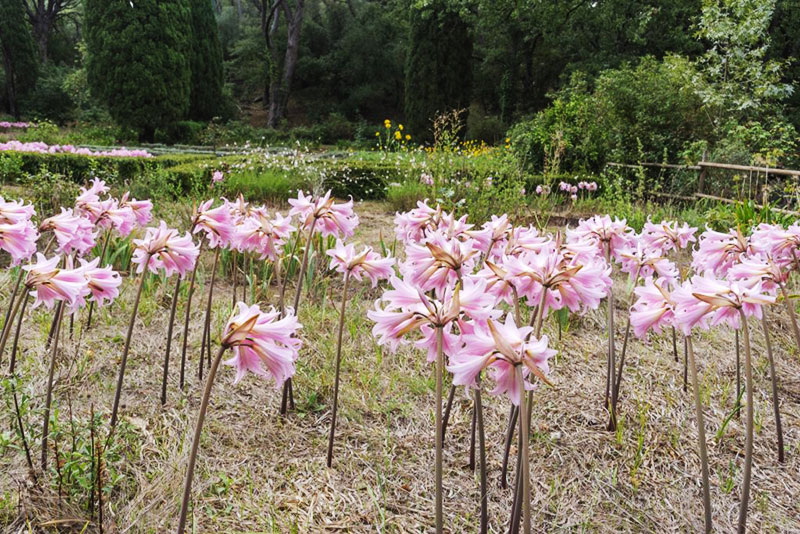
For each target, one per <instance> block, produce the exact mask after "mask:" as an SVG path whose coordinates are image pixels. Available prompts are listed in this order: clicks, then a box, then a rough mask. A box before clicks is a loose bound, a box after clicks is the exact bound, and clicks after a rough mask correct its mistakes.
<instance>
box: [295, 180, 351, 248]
mask: <svg viewBox="0 0 800 534" xmlns="http://www.w3.org/2000/svg"><path fill="white" fill-rule="evenodd" d="M289 204H291V205H292V209H291V210H290V211H289V215H291V216H295V215H296V216H297V217H298V219H299V221H300V225H301V227H302V228H304V229H309V228H311V227H312V226H313V227H314V229H315V231H317V232H319V233H321V234H322V236H323V237H327V236H330V235H335V236H337V237H351V236H352V235H353V233H354V232H355V228H356V226H358V215H356V214H355V212H354V211H353V199H352V198H351V199H350V200H349V201H348V202H345V203H344V204H335V203H334V202H333V199H332V198H331V191H328V192H327V193H325V195H324V196H322V197H320V198H316V199H315V198H314V197H313V196H311V195H308V196H305V195H304V194H303V192H302V191H298V192H297V198H296V199H292V198H290V199H289Z"/></svg>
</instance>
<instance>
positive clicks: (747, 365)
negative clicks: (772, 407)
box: [738, 309, 753, 534]
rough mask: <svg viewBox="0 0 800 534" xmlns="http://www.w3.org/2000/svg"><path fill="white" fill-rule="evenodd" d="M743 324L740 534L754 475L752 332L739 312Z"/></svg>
mask: <svg viewBox="0 0 800 534" xmlns="http://www.w3.org/2000/svg"><path fill="white" fill-rule="evenodd" d="M739 318H740V321H741V323H742V339H743V341H744V375H745V389H746V394H747V410H746V411H745V417H746V419H745V423H746V437H745V439H746V441H745V446H744V476H743V477H742V494H741V495H742V498H741V502H740V504H739V526H738V532H739V534H745V531H746V530H747V507H748V505H749V503H750V478H751V476H752V473H753V368H752V357H751V353H750V331H749V330H748V327H747V317H745V315H744V311H742V310H741V309H740V310H739Z"/></svg>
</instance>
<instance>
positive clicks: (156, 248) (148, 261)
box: [131, 221, 200, 278]
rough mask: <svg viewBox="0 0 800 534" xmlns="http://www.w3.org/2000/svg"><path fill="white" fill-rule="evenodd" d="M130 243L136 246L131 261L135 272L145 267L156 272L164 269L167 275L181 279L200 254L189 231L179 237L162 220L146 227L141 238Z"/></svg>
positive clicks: (191, 268) (142, 270)
mask: <svg viewBox="0 0 800 534" xmlns="http://www.w3.org/2000/svg"><path fill="white" fill-rule="evenodd" d="M133 244H134V245H135V247H136V248H135V250H134V251H133V257H132V258H131V263H133V264H135V265H137V266H138V267H137V269H136V272H137V273H142V272H144V270H145V269H149V270H150V272H153V273H157V272H158V271H159V270H160V269H163V270H164V271H165V272H166V274H167V276H172V274H173V273H178V274H179V275H180V276H181V278H183V277H184V276H186V273H187V272H190V271H192V270H193V269H194V266H195V262H196V261H197V256H199V255H200V247H199V246H197V245H196V244H195V243H194V242H193V241H192V236H191V235H190V234H189V232H186V234H184V235H183V236H181V235H180V233H179V232H178V231H177V230H173V229H170V228H168V227H167V223H165V222H164V221H161V223H160V224H159V226H158V227H155V228H148V229H147V230H146V232H145V236H144V238H142V239H134V240H133Z"/></svg>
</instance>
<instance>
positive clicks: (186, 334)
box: [178, 241, 203, 390]
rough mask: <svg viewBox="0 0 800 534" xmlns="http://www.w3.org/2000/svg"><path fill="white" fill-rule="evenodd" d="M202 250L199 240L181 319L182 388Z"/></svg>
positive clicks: (180, 385) (180, 384)
mask: <svg viewBox="0 0 800 534" xmlns="http://www.w3.org/2000/svg"><path fill="white" fill-rule="evenodd" d="M202 252H203V242H202V241H201V242H200V250H199V251H198V254H197V261H196V262H195V264H194V269H192V276H191V278H190V279H189V291H188V293H187V294H186V312H185V313H184V319H183V343H182V347H181V373H180V378H179V380H178V387H179V388H180V389H181V390H183V387H184V385H185V383H186V382H185V379H186V347H187V345H188V342H189V319H190V317H191V314H192V297H193V296H194V282H195V279H196V278H197V267H198V264H199V263H200V253H202Z"/></svg>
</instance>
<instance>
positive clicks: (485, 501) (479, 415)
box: [474, 376, 489, 534]
mask: <svg viewBox="0 0 800 534" xmlns="http://www.w3.org/2000/svg"><path fill="white" fill-rule="evenodd" d="M474 395H475V422H476V426H477V427H478V451H479V453H478V454H479V456H480V463H481V470H480V486H481V528H480V534H486V533H487V532H488V530H489V490H488V488H487V480H486V436H485V434H484V429H483V403H482V401H481V383H480V376H479V377H478V387H477V388H476V389H475V393H474Z"/></svg>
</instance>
